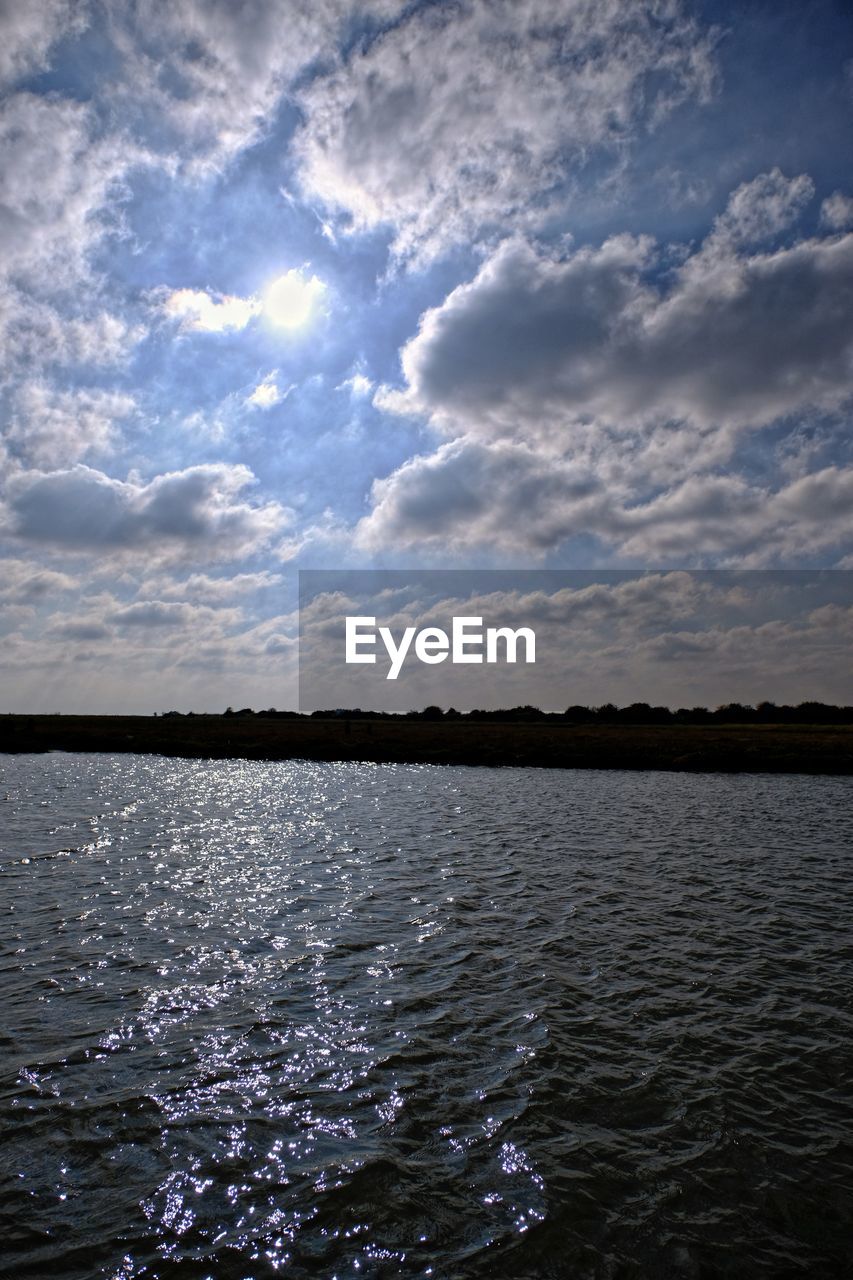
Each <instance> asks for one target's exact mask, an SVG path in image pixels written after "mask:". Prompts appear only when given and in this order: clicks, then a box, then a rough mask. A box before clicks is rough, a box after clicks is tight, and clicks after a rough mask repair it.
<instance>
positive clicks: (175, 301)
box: [160, 289, 261, 333]
mask: <svg viewBox="0 0 853 1280" xmlns="http://www.w3.org/2000/svg"><path fill="white" fill-rule="evenodd" d="M160 305H161V307H162V309H163V311H164V313H165V314H166V315H167V316H168V317H169V319H171V320H179V321H180V322H181V328H182V329H183V330H185V331H188V332H193V331H196V332H200V333H228V332H234V331H235V330H238V329H245V327H246V325H247V324H248V323H249V321H250V320H252V319H254V317H255V316H256V315H258V314H259V313H260V311H261V303H260V301H259V300H258V299H257V298H236V297H234V296H232V295H231V294H222V293H213V294H211V293H208V292H207V291H206V290H204V289H175V290H173V291H171V292H167V293H165V294H164V296H163V297H162V301H161V303H160Z"/></svg>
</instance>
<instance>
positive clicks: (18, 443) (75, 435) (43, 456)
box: [6, 380, 136, 466]
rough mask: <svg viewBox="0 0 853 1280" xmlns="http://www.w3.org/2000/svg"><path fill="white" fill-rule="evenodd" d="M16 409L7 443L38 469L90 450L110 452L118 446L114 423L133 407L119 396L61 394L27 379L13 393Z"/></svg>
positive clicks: (109, 393) (74, 459)
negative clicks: (115, 445) (114, 446)
mask: <svg viewBox="0 0 853 1280" xmlns="http://www.w3.org/2000/svg"><path fill="white" fill-rule="evenodd" d="M14 407H15V411H14V414H13V417H12V420H11V424H10V426H9V429H8V431H7V432H6V439H7V441H8V443H9V444H10V445H11V446H12V448H13V450H14V452H15V453H16V455H17V456H18V457H20V458H24V459H25V460H26V461H27V462H28V463H31V464H34V465H36V466H50V465H53V466H57V465H59V466H61V465H63V464H67V463H71V462H77V461H79V460H80V459H81V458H83V457H85V455H86V454H87V453H90V452H95V453H106V452H109V451H110V450H111V449H112V447H113V445H114V444H115V442H116V433H117V428H116V423H117V422H120V421H121V420H122V419H124V418H127V417H128V416H129V415H130V414H132V413H133V411H134V410H135V408H136V405H135V403H134V400H133V398H132V397H131V396H128V395H125V394H124V393H123V392H118V391H103V390H99V389H97V388H92V389H84V388H77V389H75V390H72V391H60V390H58V389H57V388H55V387H51V386H49V385H48V384H46V383H44V382H39V381H35V380H31V381H29V382H26V383H23V384H22V385H21V386H19V387H18V389H17V390H16V392H15V397H14Z"/></svg>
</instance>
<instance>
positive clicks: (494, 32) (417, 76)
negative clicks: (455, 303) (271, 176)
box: [296, 0, 714, 256]
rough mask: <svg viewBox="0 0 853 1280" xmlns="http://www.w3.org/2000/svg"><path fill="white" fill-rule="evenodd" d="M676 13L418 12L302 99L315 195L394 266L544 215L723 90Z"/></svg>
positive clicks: (300, 142) (478, 1)
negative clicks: (384, 230) (589, 164)
mask: <svg viewBox="0 0 853 1280" xmlns="http://www.w3.org/2000/svg"><path fill="white" fill-rule="evenodd" d="M713 76H714V71H713V59H712V52H711V47H710V41H709V39H708V37H707V35H706V34H705V33H703V32H701V31H700V29H699V28H698V27H697V25H696V24H695V23H694V22H693V21H692V20H691V19H690V18H689V17H687V16H686V13H685V11H684V9H683V8H682V6H681V4H680V3H679V0H663V3H656V2H654V0H637V2H636V3H633V4H630V5H626V4H624V3H622V2H621V0H601V2H600V3H597V4H594V5H591V4H588V3H585V2H584V0H489V2H486V0H462V2H461V3H459V4H454V5H446V6H445V5H441V6H436V5H423V6H418V7H417V8H416V9H414V11H412V12H411V13H409V14H408V15H407V16H406V18H405V19H404V20H403V21H402V22H400V23H398V24H397V25H395V26H394V27H393V28H392V29H390V30H389V31H387V32H386V33H385V34H384V35H383V36H382V37H381V38H380V39H377V40H375V41H373V42H372V43H371V44H370V45H369V46H368V47H367V48H366V49H357V50H356V51H355V52H354V53H353V55H352V57H351V58H350V60H349V62H348V63H347V64H346V65H343V66H341V67H340V68H339V69H338V70H337V71H335V72H334V73H333V74H331V75H329V76H325V77H318V78H316V79H315V80H314V81H313V82H312V83H311V84H310V85H309V86H308V88H307V89H305V90H304V91H303V92H302V94H301V96H300V101H301V103H302V106H303V109H304V111H305V113H306V123H305V125H304V128H303V129H302V131H301V133H300V135H299V136H298V138H297V143H296V145H297V149H298V153H299V155H300V158H301V172H302V182H303V185H304V187H305V189H306V190H307V191H308V192H309V193H311V194H312V195H313V196H316V197H318V198H320V199H321V200H322V201H324V202H325V204H326V205H327V206H329V207H330V208H333V209H338V210H341V211H344V212H345V214H346V215H347V216H348V217H350V218H351V219H352V223H353V225H354V226H355V227H356V228H357V229H360V228H369V227H374V226H377V225H381V224H388V225H389V226H391V227H392V228H394V230H395V232H396V240H395V248H396V251H397V252H398V254H400V255H408V254H414V255H419V256H424V255H426V256H428V255H430V254H433V253H436V252H438V251H440V250H441V249H442V248H443V247H444V246H446V245H447V244H448V243H453V242H454V241H459V240H462V239H464V238H466V237H470V236H471V235H474V234H477V233H478V232H480V231H482V230H488V229H489V228H490V227H494V226H495V225H500V226H502V227H503V228H504V229H505V228H506V227H507V225H508V224H512V223H515V224H516V225H528V224H531V223H534V224H535V222H536V221H537V220H538V219H539V218H540V217H541V214H542V207H541V205H539V204H538V201H539V200H540V198H544V197H546V196H547V195H548V193H554V192H556V191H557V190H558V189H560V188H562V187H564V184H565V183H566V182H568V181H570V180H571V178H572V175H573V173H575V172H576V171H577V170H578V169H579V168H580V167H582V166H583V165H584V163H585V162H586V161H587V159H588V158H589V156H590V154H591V153H593V152H597V153H601V152H602V151H604V152H609V153H611V154H616V153H618V151H619V149H620V148H621V147H623V146H624V145H625V144H626V143H627V142H629V141H630V140H631V138H632V136H633V135H634V133H635V132H636V131H637V130H638V129H641V128H645V127H649V126H651V125H654V123H655V122H657V121H658V120H659V119H660V118H661V117H662V116H663V115H665V114H666V113H667V112H668V111H669V110H671V108H672V107H673V106H674V105H675V104H676V103H678V102H680V101H681V100H683V99H684V98H685V97H687V96H698V97H700V98H701V97H706V96H707V95H708V94H709V92H710V88H711V84H712V81H713Z"/></svg>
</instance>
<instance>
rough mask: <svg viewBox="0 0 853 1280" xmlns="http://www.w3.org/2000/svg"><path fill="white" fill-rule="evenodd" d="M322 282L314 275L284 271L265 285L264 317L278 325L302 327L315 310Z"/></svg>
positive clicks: (280, 326) (310, 318)
mask: <svg viewBox="0 0 853 1280" xmlns="http://www.w3.org/2000/svg"><path fill="white" fill-rule="evenodd" d="M325 292H326V286H325V285H324V284H323V281H322V280H319V279H318V278H317V276H310V277H307V278H306V277H305V276H304V275H303V274H302V272H301V271H297V270H296V269H294V270H292V271H286V272H285V273H284V275H283V276H278V278H277V279H275V280H273V281H272V282H271V283H270V284H268V285H267V287H266V289H265V290H264V292H263V294H262V295H261V306H262V309H263V313H264V315H265V316H266V317H267V319H268V320H269V321H270V322H271V323H272V324H274V325H276V326H277V327H278V328H280V329H302V328H303V327H304V326H305V325H307V324H308V323H309V321H311V320H312V319H313V318H314V316H315V315H316V313H317V310H318V308H319V304H320V300H321V298H322V297H323V294H324V293H325Z"/></svg>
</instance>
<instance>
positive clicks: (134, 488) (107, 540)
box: [5, 463, 288, 561]
mask: <svg viewBox="0 0 853 1280" xmlns="http://www.w3.org/2000/svg"><path fill="white" fill-rule="evenodd" d="M253 481H254V477H253V475H252V472H251V471H250V470H249V469H248V467H245V466H236V465H226V464H225V463H211V464H204V465H200V466H195V467H188V468H187V469H186V470H184V471H174V472H168V473H166V474H164V475H160V476H156V477H155V478H154V479H153V480H151V481H149V482H147V483H144V482H142V481H140V480H138V479H135V478H129V479H128V480H126V481H122V480H115V479H112V478H110V477H109V476H106V475H104V473H103V472H101V471H95V470H92V469H91V468H89V467H86V466H83V465H78V466H76V467H74V468H72V469H70V470H66V471H52V472H42V471H31V472H26V473H24V474H22V475H17V476H14V477H13V478H12V479H11V480H10V482H9V484H8V486H7V492H6V503H5V505H6V512H5V525H6V528H7V530H8V531H9V532H10V533H11V534H13V535H14V536H16V537H17V538H19V539H23V540H27V541H30V542H34V543H42V544H46V545H54V546H59V547H63V548H64V549H66V550H68V551H98V552H101V553H107V552H116V553H125V554H145V555H158V556H160V557H161V558H163V559H166V560H168V559H178V560H179V559H182V558H186V557H192V558H194V559H197V560H202V561H203V560H213V559H229V558H233V557H236V556H239V555H245V554H249V553H250V552H252V551H254V550H256V549H258V548H259V547H262V546H263V545H265V544H266V543H267V542H268V541H269V540H270V538H272V537H273V535H274V534H276V533H277V532H279V531H280V530H281V528H282V527H283V526H284V525H285V524H286V523H287V520H288V513H287V512H286V511H285V509H284V508H283V507H281V506H280V505H279V504H278V503H276V502H268V503H265V504H263V505H259V506H253V505H250V504H249V503H248V502H246V501H244V500H242V499H241V497H240V494H241V493H242V491H243V490H244V489H246V488H247V487H248V486H249V485H250V484H252V483H253Z"/></svg>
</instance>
